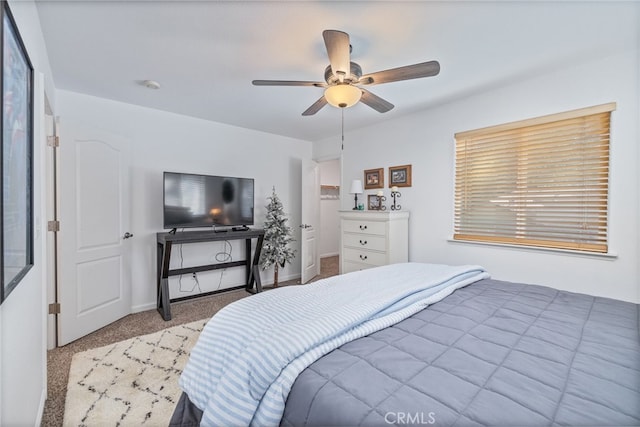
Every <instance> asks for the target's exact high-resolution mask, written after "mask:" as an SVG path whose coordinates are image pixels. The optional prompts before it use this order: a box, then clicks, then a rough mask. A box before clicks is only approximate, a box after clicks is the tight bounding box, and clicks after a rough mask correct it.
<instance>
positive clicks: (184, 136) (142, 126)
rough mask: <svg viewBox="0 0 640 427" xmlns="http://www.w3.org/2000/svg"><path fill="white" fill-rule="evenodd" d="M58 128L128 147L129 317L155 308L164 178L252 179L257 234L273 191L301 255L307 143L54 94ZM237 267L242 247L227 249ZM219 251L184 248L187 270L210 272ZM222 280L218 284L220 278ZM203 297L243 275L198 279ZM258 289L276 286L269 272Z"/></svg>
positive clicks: (294, 273)
mask: <svg viewBox="0 0 640 427" xmlns="http://www.w3.org/2000/svg"><path fill="white" fill-rule="evenodd" d="M58 109H59V111H58V114H59V115H60V117H61V118H60V126H61V128H63V127H64V123H65V120H71V119H73V120H74V121H80V122H82V123H84V124H86V125H88V126H95V127H97V128H100V129H103V130H107V131H109V132H112V133H116V134H119V135H122V136H123V137H125V138H127V139H129V140H130V141H132V143H133V146H132V147H131V171H130V176H131V203H132V204H131V213H132V217H131V230H129V231H130V232H131V233H133V235H134V237H133V239H132V251H131V252H132V254H133V255H132V260H131V261H132V266H131V271H132V283H133V289H132V300H133V302H132V305H133V310H134V311H140V310H145V309H150V308H154V307H155V305H156V233H157V232H162V231H165V230H163V229H162V227H163V223H162V203H163V202H162V173H163V171H173V172H189V173H197V174H209V175H222V176H236V177H247V178H254V179H255V226H256V227H261V226H262V224H263V223H264V218H265V214H266V209H265V206H266V205H267V203H268V200H267V197H268V196H270V195H271V189H272V187H273V186H275V188H276V192H277V193H278V196H279V197H280V199H281V201H282V203H283V206H284V209H285V212H287V214H288V215H289V225H290V226H291V227H292V228H293V231H294V233H295V235H296V240H297V241H296V242H295V249H296V250H297V253H298V254H299V253H300V245H299V241H300V238H299V235H300V231H299V227H298V225H299V224H300V215H301V204H300V193H301V187H300V185H301V184H300V182H301V167H302V160H310V159H311V149H312V144H311V143H310V142H308V141H302V140H296V139H291V138H287V137H282V136H277V135H272V134H267V133H262V132H256V131H252V130H248V129H243V128H238V127H234V126H229V125H224V124H220V123H214V122H208V121H205V120H200V119H195V118H190V117H186V116H181V115H178V114H172V113H167V112H163V111H158V110H152V109H148V108H143V107H138V106H134V105H129V104H124V103H119V102H114V101H110V100H106V99H102V98H95V97H91V96H87V95H81V94H77V93H72V92H68V91H59V92H58ZM230 243H231V244H232V245H233V249H232V255H233V257H234V258H233V259H234V260H239V259H243V258H241V257H244V241H230ZM223 250H224V243H222V242H219V243H212V244H206V243H203V244H189V245H183V251H182V252H183V253H182V254H183V262H184V264H183V265H184V266H185V267H186V266H189V265H202V264H211V263H213V262H215V261H214V258H215V255H216V254H217V253H219V252H222V251H223ZM180 262H181V259H180V256H179V249H178V248H176V247H174V250H173V254H172V266H174V267H177V266H179V265H180ZM299 263H300V260H299V258H296V259H295V260H294V261H293V263H292V264H288V265H287V266H286V267H285V268H284V269H282V270H281V272H280V276H279V280H283V281H284V280H288V279H290V278H296V277H299V276H300V264H299ZM221 275H222V277H221ZM198 277H199V282H200V286H201V289H202V291H208V290H215V289H218V287H219V288H220V289H224V288H228V287H232V286H239V285H241V284H242V282H243V281H244V269H243V268H232V269H227V270H226V271H224V272H221V271H220V270H216V271H210V272H202V273H198ZM262 277H263V283H264V284H269V283H271V282H272V281H273V273H272V271H269V270H268V271H265V272H263V273H262ZM194 285H195V282H194V281H193V279H192V278H191V277H186V276H185V277H183V279H182V284H181V286H182V289H183V290H192V289H193V288H194ZM170 286H171V287H170V293H171V296H172V297H177V296H186V295H189V294H192V293H197V292H198V291H197V290H194V291H193V292H180V289H179V287H180V283H179V282H178V279H177V278H175V279H172V280H171V281H170Z"/></svg>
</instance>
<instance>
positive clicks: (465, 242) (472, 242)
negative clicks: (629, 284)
mask: <svg viewBox="0 0 640 427" xmlns="http://www.w3.org/2000/svg"><path fill="white" fill-rule="evenodd" d="M447 242H449V243H456V244H462V245H478V246H494V247H499V248H508V249H521V250H524V251H534V252H547V253H548V252H553V253H561V254H565V255H577V256H583V257H588V258H605V259H611V260H613V259H617V258H618V254H616V253H615V252H607V253H599V252H585V251H576V250H571V249H557V248H542V247H539V246H526V245H510V244H508V243H491V242H478V241H475V240H454V239H453V238H448V239H447Z"/></svg>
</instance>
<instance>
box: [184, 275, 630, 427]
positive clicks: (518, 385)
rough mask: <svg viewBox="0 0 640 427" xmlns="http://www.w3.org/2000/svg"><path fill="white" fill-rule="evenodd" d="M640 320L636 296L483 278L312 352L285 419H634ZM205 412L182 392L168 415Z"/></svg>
mask: <svg viewBox="0 0 640 427" xmlns="http://www.w3.org/2000/svg"><path fill="white" fill-rule="evenodd" d="M639 326H640V306H638V305H635V304H631V303H625V302H620V301H615V300H610V299H605V298H597V297H591V296H587V295H581V294H573V293H569V292H562V291H557V290H554V289H550V288H546V287H542V286H534V285H524V284H516V283H508V282H500V281H495V280H482V281H479V282H477V283H475V284H472V285H469V286H467V287H465V288H462V289H458V290H457V291H455V292H454V293H453V294H452V295H450V296H448V297H447V298H445V299H444V300H442V301H440V302H438V303H436V304H433V305H431V306H429V307H428V308H426V309H425V310H423V311H421V312H419V313H417V314H415V315H413V316H412V317H410V318H408V319H406V320H404V321H402V322H400V323H398V324H396V325H395V326H392V327H389V328H386V329H383V330H381V331H379V332H376V333H374V334H372V335H369V336H367V337H364V338H360V339H357V340H354V341H352V342H350V343H348V344H345V345H343V346H342V347H340V348H338V349H336V350H334V351H333V352H331V353H329V354H327V355H325V356H323V357H322V358H320V359H319V360H317V361H316V362H315V363H313V364H312V365H311V366H309V367H308V368H307V369H306V370H304V371H303V372H302V373H301V374H300V376H299V377H298V378H297V380H296V382H295V383H294V385H293V388H292V390H291V392H290V394H289V396H288V400H287V404H286V408H285V413H284V416H283V419H282V422H281V425H282V426H285V427H289V426H291V427H299V426H304V425H313V426H331V425H340V426H357V425H363V426H389V425H411V424H413V425H438V426H444V425H455V426H473V425H509V426H514V425H534V426H540V425H571V426H578V425H580V426H582V425H592V426H594V425H598V426H638V425H640V336H639ZM193 409H195V411H192V410H193ZM198 417H199V411H198V410H197V408H193V407H192V405H190V403H189V401H188V399H187V398H186V396H183V399H182V400H181V402H180V404H179V405H178V408H176V412H175V413H174V417H173V419H172V425H191V424H190V423H192V422H193V423H195V424H194V425H197V421H198V420H197V418H198Z"/></svg>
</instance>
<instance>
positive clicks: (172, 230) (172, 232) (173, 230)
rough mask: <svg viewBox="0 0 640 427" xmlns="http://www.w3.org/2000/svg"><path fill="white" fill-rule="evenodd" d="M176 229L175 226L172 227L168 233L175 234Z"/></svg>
mask: <svg viewBox="0 0 640 427" xmlns="http://www.w3.org/2000/svg"><path fill="white" fill-rule="evenodd" d="M176 231H178V229H177V228H172V229H171V230H170V231H169V234H176Z"/></svg>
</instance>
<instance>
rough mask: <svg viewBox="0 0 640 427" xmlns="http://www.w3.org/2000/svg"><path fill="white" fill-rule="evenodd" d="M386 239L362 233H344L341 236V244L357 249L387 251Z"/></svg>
mask: <svg viewBox="0 0 640 427" xmlns="http://www.w3.org/2000/svg"><path fill="white" fill-rule="evenodd" d="M386 242H387V239H385V238H384V237H383V236H376V235H369V234H364V233H357V234H355V233H354V234H351V233H345V234H343V235H342V244H343V245H344V246H350V247H353V248H359V249H372V250H375V251H386V250H387V243H386Z"/></svg>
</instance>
